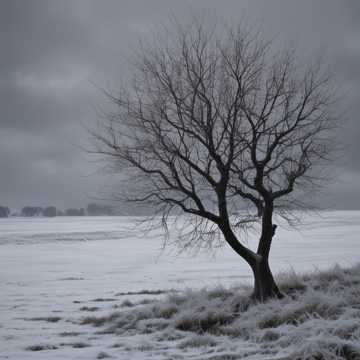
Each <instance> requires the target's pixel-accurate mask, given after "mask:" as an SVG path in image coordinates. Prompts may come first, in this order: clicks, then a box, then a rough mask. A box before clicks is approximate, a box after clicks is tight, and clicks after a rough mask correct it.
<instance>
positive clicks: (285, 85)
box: [94, 22, 337, 301]
mask: <svg viewBox="0 0 360 360" xmlns="http://www.w3.org/2000/svg"><path fill="white" fill-rule="evenodd" d="M133 65H134V73H133V78H132V81H131V82H130V83H129V85H127V86H125V87H124V88H123V89H122V90H121V91H120V92H119V93H116V94H114V93H108V92H107V93H106V94H107V96H108V97H109V99H110V100H111V101H112V102H113V104H115V106H116V109H115V111H114V112H113V113H111V114H107V116H106V117H105V118H104V119H103V121H102V122H101V125H102V126H101V128H100V129H99V130H98V131H96V132H95V134H94V135H95V137H96V140H97V141H98V144H99V145H100V146H99V147H98V149H97V152H99V153H101V154H103V155H105V157H107V158H110V159H111V161H113V162H114V164H116V166H117V167H118V169H120V171H122V172H128V173H131V174H132V175H133V179H134V183H135V190H136V191H135V192H133V193H131V192H130V195H128V200H129V201H132V202H139V203H147V204H150V205H151V206H152V207H154V209H156V210H157V211H158V212H160V213H161V214H162V218H163V222H164V224H166V222H167V220H168V219H169V215H170V214H174V213H175V214H178V212H176V209H181V210H182V212H184V213H186V214H187V215H189V216H190V218H193V219H195V223H194V226H193V227H192V228H191V231H190V232H188V233H187V237H185V239H184V237H183V240H184V241H185V242H184V244H183V246H189V245H190V246H191V245H195V244H201V243H207V244H210V246H211V244H213V242H212V241H213V240H214V238H215V237H219V236H220V237H221V238H222V239H223V240H225V241H226V242H227V243H228V244H229V245H230V246H231V248H232V249H233V250H234V251H235V252H236V253H237V254H239V255H240V256H241V257H242V258H243V259H244V260H245V261H246V262H247V263H248V264H249V265H250V267H251V269H252V271H253V273H254V278H255V286H254V293H253V296H254V298H255V299H257V300H259V301H263V300H265V299H267V298H269V297H273V296H277V297H280V296H281V292H280V291H279V289H278V287H277V285H276V283H275V281H274V279H273V276H272V273H271V270H270V267H269V252H270V248H271V243H272V239H273V236H274V234H275V230H276V225H275V224H274V223H273V215H274V214H280V215H282V216H287V215H288V214H289V213H290V212H291V210H292V209H294V208H295V207H296V205H298V204H299V203H298V202H297V200H296V196H295V195H294V194H295V193H296V192H294V190H295V189H309V188H313V187H314V186H317V185H320V184H321V181H322V177H321V176H319V173H318V171H317V169H321V167H322V165H323V162H324V161H327V160H328V159H329V158H330V155H331V151H332V149H333V144H334V141H333V139H332V135H333V134H334V131H333V130H334V128H335V124H336V120H337V119H336V116H335V115H334V113H333V112H332V111H333V106H332V105H333V100H334V92H333V89H332V87H331V86H330V79H329V77H328V76H326V74H324V73H323V71H322V66H320V65H319V64H317V65H315V66H306V67H304V66H300V65H298V62H297V61H296V57H295V53H294V52H293V51H282V52H276V51H275V50H274V49H273V46H272V43H271V42H265V41H263V39H262V37H261V35H260V34H259V33H255V34H254V33H252V32H251V31H246V30H244V29H242V28H241V27H237V28H230V29H227V30H226V31H222V32H221V34H219V33H218V32H217V30H216V29H212V30H210V31H209V30H208V28H206V27H205V26H203V25H202V24H199V23H196V22H195V24H192V26H189V27H187V28H186V29H184V28H181V26H178V27H177V28H176V31H175V35H171V34H169V33H168V32H166V31H165V32H164V33H163V34H162V35H160V36H158V37H156V38H154V39H153V41H152V42H151V43H149V42H148V43H145V45H144V44H142V46H141V47H140V50H139V51H138V52H137V54H136V60H135V62H134V64H133ZM128 192H129V191H128ZM174 211H175V212H174ZM254 221H258V222H259V223H260V227H261V233H260V238H259V242H258V247H257V250H256V252H255V251H252V250H251V249H250V248H249V247H248V246H246V245H245V243H244V241H242V239H240V237H239V235H237V234H238V232H237V228H239V227H240V228H241V227H244V226H247V225H248V224H251V223H252V222H254Z"/></svg>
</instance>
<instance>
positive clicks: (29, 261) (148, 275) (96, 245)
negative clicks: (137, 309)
mask: <svg viewBox="0 0 360 360" xmlns="http://www.w3.org/2000/svg"><path fill="white" fill-rule="evenodd" d="M133 225H134V219H133V218H129V217H79V218H70V217H68V218H66V217H62V218H61V217H59V218H53V219H45V218H33V219H29V218H9V219H1V220H0V359H13V360H22V359H96V358H105V357H106V356H107V355H109V356H112V357H113V358H117V359H124V360H126V359H148V358H149V359H150V358H151V359H155V360H157V359H159V360H160V359H188V358H189V359H190V358H191V359H210V356H213V355H214V354H213V351H212V352H209V349H208V348H207V347H204V348H202V349H203V350H201V349H199V348H192V347H191V346H189V347H185V348H184V347H183V348H181V347H180V348H179V347H178V346H177V347H174V348H172V345H171V344H172V342H171V341H167V342H164V341H163V342H160V341H159V342H156V341H155V340H154V339H155V338H154V337H149V338H144V335H141V336H136V337H135V336H127V337H120V336H119V335H118V334H116V333H106V331H99V329H98V328H96V327H93V326H92V325H91V324H90V323H91V321H90V323H89V324H82V319H84V318H86V317H89V315H91V316H97V317H101V316H103V315H107V314H109V313H111V312H113V311H114V310H116V309H118V310H119V309H120V310H121V309H124V308H127V307H126V304H133V303H136V302H141V301H143V300H146V299H153V298H159V297H164V294H161V292H163V291H168V290H181V289H186V288H192V289H199V288H203V287H207V288H213V287H216V286H219V285H222V286H225V287H228V286H235V285H239V284H240V283H249V281H251V273H250V270H249V269H248V267H247V266H246V264H245V263H244V262H243V261H242V260H241V259H240V258H239V257H238V256H237V255H236V254H234V253H233V252H232V251H231V249H228V248H227V247H225V248H224V249H223V250H220V251H218V252H217V254H216V256H215V257H213V256H209V254H199V255H197V256H196V257H192V256H189V255H188V254H182V255H180V256H179V255H177V256H176V252H175V251H172V250H173V249H171V248H170V249H166V250H165V251H162V250H161V245H162V240H161V239H160V238H159V236H158V235H157V234H156V233H154V234H146V235H144V233H143V232H142V231H139V229H135V230H134V226H133ZM300 230H301V231H296V230H293V229H289V228H287V227H280V228H279V229H278V231H277V233H276V238H275V239H274V243H273V248H272V253H271V265H272V268H273V270H274V272H275V273H278V272H282V271H288V270H290V269H294V270H295V271H297V272H303V271H314V270H317V269H325V268H328V267H330V266H332V265H334V264H335V263H338V264H340V265H341V266H345V267H347V266H351V265H354V264H356V263H358V262H359V261H360V239H359V237H360V235H359V234H360V211H359V212H358V211H341V212H340V211H334V212H324V213H322V214H321V216H320V217H318V216H307V217H305V218H304V225H303V226H302V227H301V228H300ZM253 236H254V235H252V234H250V236H249V239H248V243H249V245H250V246H253V245H254V244H255V242H254V241H253V240H254V239H252V237H253ZM144 290H146V291H145V293H144ZM157 290H161V291H157ZM146 292H148V293H146ZM126 293H127V294H126ZM158 293H160V294H158ZM234 341H236V340H234ZM229 344H230V343H229V342H228V340H226V341H225V340H224V343H223V344H222V346H223V347H226V346H230V345H229ZM116 345H119V346H116ZM120 345H121V346H120ZM40 350H41V351H40ZM211 354H212V355H211ZM199 356H200V357H199ZM257 358H258V359H261V358H262V357H260V355H259V357H257ZM213 359H216V358H215V357H213ZM219 359H220V358H219ZM224 359H225V358H224ZM253 359H256V357H255V358H254V357H253ZM264 359H269V357H264Z"/></svg>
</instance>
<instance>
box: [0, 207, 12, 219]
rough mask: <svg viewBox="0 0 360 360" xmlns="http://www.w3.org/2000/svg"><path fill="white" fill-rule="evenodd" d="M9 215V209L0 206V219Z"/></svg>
mask: <svg viewBox="0 0 360 360" xmlns="http://www.w3.org/2000/svg"><path fill="white" fill-rule="evenodd" d="M9 215H10V209H9V208H8V207H7V206H0V218H6V217H8V216H9Z"/></svg>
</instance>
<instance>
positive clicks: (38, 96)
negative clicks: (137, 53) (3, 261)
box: [0, 0, 360, 209]
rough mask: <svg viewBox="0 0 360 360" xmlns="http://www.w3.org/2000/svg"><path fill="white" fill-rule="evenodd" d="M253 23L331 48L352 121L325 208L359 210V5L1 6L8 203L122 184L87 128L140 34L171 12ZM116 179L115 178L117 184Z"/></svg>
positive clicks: (1, 156) (0, 83) (79, 198)
mask: <svg viewBox="0 0 360 360" xmlns="http://www.w3.org/2000/svg"><path fill="white" fill-rule="evenodd" d="M192 13H194V14H202V13H209V14H211V15H216V16H218V17H219V18H220V19H225V20H226V21H239V20H241V19H243V20H244V19H246V22H247V23H252V22H254V23H256V24H261V25H262V28H263V29H264V31H265V33H266V34H269V36H271V37H277V38H278V39H279V38H280V39H282V40H284V41H285V42H286V41H287V42H288V43H294V44H296V45H297V47H298V48H299V49H300V52H304V53H309V54H311V53H313V52H314V53H316V52H322V53H325V54H326V61H327V63H329V64H330V66H331V69H332V71H333V73H334V75H335V77H336V81H337V82H338V83H339V84H341V86H342V88H343V89H344V92H345V94H346V95H345V96H344V106H345V108H346V109H347V117H348V121H347V122H346V123H345V124H344V129H343V130H341V131H339V139H341V140H342V141H343V142H344V143H345V144H346V147H345V151H344V154H343V157H342V158H341V159H339V160H338V161H337V163H336V166H335V167H334V172H336V174H337V175H338V181H337V183H334V184H332V185H331V186H329V187H328V188H327V189H328V191H327V192H324V195H323V196H322V198H321V199H322V200H321V204H322V205H323V206H326V207H337V208H352V209H354V208H358V209H360V141H359V138H360V1H359V0H353V1H350V0H349V1H347V0H344V1H341V0H338V1H334V0H322V1H316V0H311V1H310V0H309V1H304V0H302V1H299V0H293V1H291V0H287V1H285V0H283V1H276V0H271V1H270V0H263V1H256V0H248V1H242V0H234V1H230V0H222V1H218V0H196V1H195V0H194V1H184V0H181V1H180V0H177V1H171V0H163V1H160V0H142V1H136V0H129V1H125V0H116V1H115V0H114V1H111V0H106V1H101V0H96V1H94V0H84V1H80V0H59V1H55V0H43V1H38V0H31V1H28V0H23V1H17V0H2V1H1V2H0V41H1V43H0V45H1V50H0V51H1V56H0V109H1V114H0V129H1V130H0V174H1V175H0V204H2V205H8V206H10V207H11V208H20V207H22V206H24V205H28V204H34V205H40V206H44V205H47V204H54V205H56V206H58V207H60V208H65V207H70V206H83V205H86V203H88V202H89V201H90V200H91V199H92V197H103V196H106V194H108V193H109V192H110V188H109V184H112V183H113V182H114V179H113V180H111V181H110V180H109V178H108V176H101V175H99V174H96V169H97V168H98V167H99V164H95V163H94V162H92V161H91V158H89V156H88V155H86V154H85V153H84V152H83V151H82V150H81V146H86V145H87V142H88V135H87V133H86V131H85V130H84V125H86V126H87V125H88V124H94V122H95V121H96V117H97V114H96V111H95V107H96V106H99V105H102V102H103V101H104V99H103V97H102V95H101V93H100V92H99V90H97V89H96V87H95V86H94V85H93V84H97V85H98V86H100V87H111V88H115V87H116V84H117V83H119V81H120V79H121V78H122V77H123V76H124V75H125V74H126V72H127V66H126V58H127V54H129V51H130V49H131V48H134V47H135V46H136V41H137V39H138V38H139V36H142V35H144V34H146V33H147V32H148V31H149V29H151V28H153V26H154V25H156V24H158V23H160V22H163V21H164V19H166V18H167V17H169V15H170V14H173V15H176V16H177V17H178V18H180V19H186V17H189V16H190V15H191V14H192ZM115 181H116V180H115Z"/></svg>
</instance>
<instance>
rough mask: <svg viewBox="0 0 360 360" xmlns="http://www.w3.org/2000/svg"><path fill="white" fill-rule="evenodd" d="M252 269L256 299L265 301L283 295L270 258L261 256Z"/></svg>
mask: <svg viewBox="0 0 360 360" xmlns="http://www.w3.org/2000/svg"><path fill="white" fill-rule="evenodd" d="M252 270H253V273H254V278H255V282H254V291H253V294H252V298H253V299H254V300H257V301H260V302H263V301H265V300H267V299H269V298H282V297H283V295H282V293H281V292H280V290H279V288H278V286H277V285H276V282H275V280H274V277H273V275H272V273H271V270H270V266H269V262H268V259H264V258H260V259H259V260H258V261H257V262H256V264H255V265H253V266H252Z"/></svg>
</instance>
